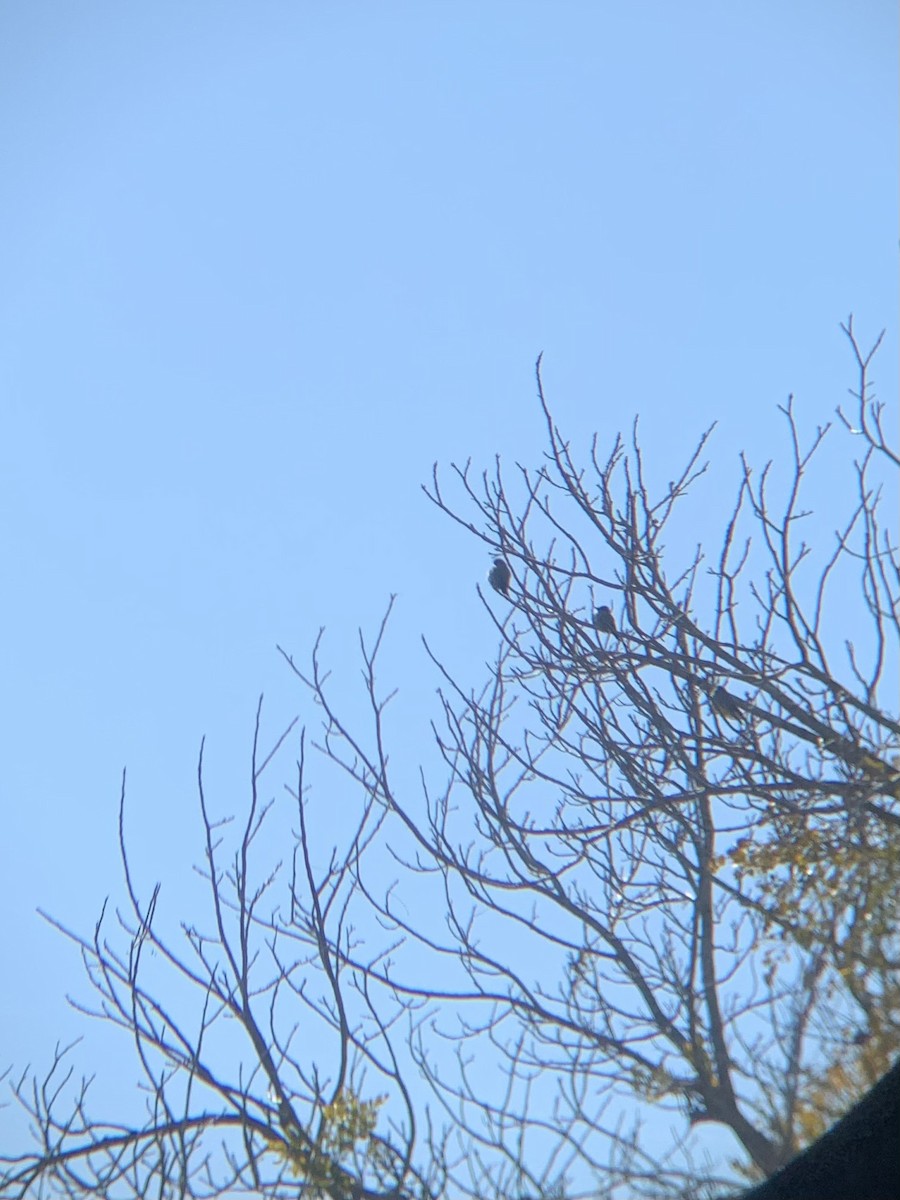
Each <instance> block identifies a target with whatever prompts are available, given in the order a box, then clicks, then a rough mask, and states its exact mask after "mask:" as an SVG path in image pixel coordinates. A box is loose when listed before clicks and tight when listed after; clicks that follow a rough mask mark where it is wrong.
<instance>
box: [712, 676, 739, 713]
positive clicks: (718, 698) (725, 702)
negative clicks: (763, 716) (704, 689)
mask: <svg viewBox="0 0 900 1200" xmlns="http://www.w3.org/2000/svg"><path fill="white" fill-rule="evenodd" d="M711 703H712V706H713V708H714V709H715V710H716V712H718V713H721V715H722V716H723V717H729V718H730V719H731V720H737V721H739V720H740V719H741V717H742V715H743V714H742V712H741V706H740V704H739V703H738V701H737V700H736V699H735V697H734V696H732V694H731V692H726V690H725V689H724V688H723V687H722V686H721V684H720V685H719V687H717V688H716V690H715V691H714V692H713V694H712V697H711Z"/></svg>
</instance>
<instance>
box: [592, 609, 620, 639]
mask: <svg viewBox="0 0 900 1200" xmlns="http://www.w3.org/2000/svg"><path fill="white" fill-rule="evenodd" d="M593 624H594V628H595V629H599V630H600V632H601V633H613V634H614V633H616V618H615V617H614V616H613V615H612V609H611V608H610V607H609V605H608V604H601V605H600V607H599V608H598V609H595V610H594V622H593Z"/></svg>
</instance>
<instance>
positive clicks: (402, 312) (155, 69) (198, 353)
mask: <svg viewBox="0 0 900 1200" xmlns="http://www.w3.org/2000/svg"><path fill="white" fill-rule="evenodd" d="M896 35H897V15H896V11H895V6H894V5H893V4H890V3H888V2H887V0H870V2H868V3H866V4H864V5H849V4H846V3H837V2H836V0H815V2H813V0H795V2H794V3H791V4H790V5H785V4H782V3H777V2H775V0H770V2H767V0H760V2H758V3H755V4H752V5H732V4H714V3H698V2H694V0H686V2H685V3H681V4H677V5H674V4H670V3H667V2H662V0H660V2H656V3H654V2H646V3H639V4H612V3H607V2H598V3H591V4H589V3H563V4H557V3H553V4H551V3H549V2H547V3H532V2H529V0H517V2H516V3H500V2H498V3H485V0H477V2H472V3H466V2H462V3H454V4H450V3H418V4H413V3H406V4H401V3H382V4H361V3H357V4H351V3H346V4H333V5H324V4H316V3H300V2H297V3H262V4H258V3H254V4H249V3H245V4H236V3H225V2H222V0H216V2H215V3H213V2H211V0H209V2H204V0H195V2H194V3H192V4H191V5H185V4H182V3H180V2H178V3H175V2H165V0H154V3H153V4H144V5H134V4H132V5H122V4H113V3H88V4H79V5H59V4H53V3H46V2H45V0H29V2H28V3H27V4H17V5H13V4H7V5H4V6H3V8H2V11H0V159H2V162H3V163H4V169H3V176H2V182H0V277H2V280H3V284H2V288H0V386H2V396H3V402H2V408H0V412H2V417H0V419H2V430H0V503H2V513H3V538H4V560H5V563H6V572H7V574H6V585H5V587H4V608H5V620H4V623H3V625H4V636H3V642H2V673H3V680H4V689H3V695H4V701H5V702H4V706H3V707H4V712H3V718H2V721H0V737H2V760H3V762H4V767H5V769H4V777H3V782H2V794H0V804H2V811H3V820H4V836H3V838H2V840H0V903H2V911H3V913H4V919H3V922H2V924H0V961H2V962H3V963H4V965H5V967H6V968H7V969H9V968H10V964H15V966H13V968H12V969H13V971H14V975H15V978H16V981H17V982H16V986H15V987H14V988H10V987H6V988H4V989H2V993H0V1028H2V1029H3V1030H4V1031H6V1034H7V1038H10V1037H11V1035H12V1031H15V1036H14V1038H12V1042H11V1044H9V1045H7V1044H4V1045H2V1046H0V1051H2V1053H0V1065H2V1063H3V1062H5V1061H7V1060H8V1059H9V1058H11V1057H14V1058H15V1059H16V1061H17V1062H19V1063H23V1062H24V1061H25V1060H27V1059H31V1060H32V1061H35V1060H39V1059H40V1057H41V1055H42V1054H45V1053H46V1052H48V1051H49V1048H50V1046H51V1045H52V1043H53V1042H54V1041H55V1040H56V1038H57V1036H59V1037H61V1038H63V1039H65V1038H66V1037H67V1036H69V1035H70V1033H71V1031H72V1030H73V1029H74V1028H75V1025H74V1023H73V1019H72V1017H71V1015H70V1013H69V1011H68V1009H67V1008H66V1004H65V999H64V993H65V992H66V991H67V990H69V991H77V990H78V989H79V988H80V987H81V982H80V975H79V972H80V967H79V964H78V961H77V959H76V957H75V955H74V954H73V953H71V952H70V951H69V950H68V949H67V948H66V947H65V946H64V945H63V944H62V943H61V942H60V940H59V938H58V936H57V935H55V934H53V933H52V932H50V931H49V930H47V928H46V927H45V926H44V925H43V923H42V922H41V921H40V919H39V917H38V916H37V915H36V913H35V909H36V907H37V906H38V905H40V906H42V907H44V908H46V909H49V910H50V911H52V912H54V913H57V914H59V915H61V916H64V917H66V918H67V919H68V920H70V921H71V923H72V924H73V925H76V926H78V927H79V928H81V929H84V930H88V929H90V928H91V926H92V923H93V920H94V919H95V917H96V915H97V913H98V911H99V906H100V904H101V903H102V900H103V898H104V896H106V895H107V894H108V893H110V892H112V893H114V894H116V893H117V892H118V888H119V871H118V865H117V858H116V840H115V813H116V807H117V802H118V789H119V779H120V775H121V771H122V768H123V766H126V765H127V768H128V772H129V797H130V805H131V807H130V820H132V821H133V825H132V828H133V829H134V831H135V837H136V838H138V839H140V844H141V848H142V852H143V853H142V857H141V860H140V869H141V872H142V883H143V884H145V885H149V884H152V882H154V881H155V879H156V878H159V877H160V876H163V875H165V874H166V872H168V878H169V879H170V882H169V885H168V886H169V888H170V890H171V891H172V892H174V894H175V895H176V896H177V895H178V888H179V887H180V886H181V884H180V883H179V880H180V879H181V878H182V875H181V874H180V873H181V872H184V871H186V870H187V867H188V865H189V864H190V862H192V861H194V860H195V859H196V858H197V854H198V845H197V843H196V841H194V840H192V839H195V838H196V835H197V833H198V832H199V826H198V824H197V820H196V814H195V793H194V779H195V767H196V756H197V750H198V746H199V741H200V738H201V736H202V735H203V734H206V736H207V739H208V749H207V754H208V762H209V767H210V771H211V777H212V780H213V782H214V784H215V785H216V786H217V799H218V802H219V803H220V805H221V808H222V810H223V811H228V810H229V809H231V810H234V809H236V808H237V807H238V805H239V804H240V803H241V801H242V799H243V797H244V792H243V784H244V781H245V780H246V777H247V771H248V767H247V756H248V753H249V746H250V739H251V734H252V718H253V713H254V710H255V705H256V699H257V696H258V694H259V693H260V692H261V691H265V693H266V695H267V705H268V707H267V712H268V713H269V715H270V720H271V726H270V728H271V730H272V732H273V733H274V731H275V730H276V728H277V727H278V726H279V724H280V723H282V722H284V721H287V720H288V719H290V718H291V717H292V716H293V715H294V714H295V713H297V712H300V713H301V715H302V717H303V718H304V719H306V720H310V721H312V720H314V719H315V714H313V713H310V712H309V711H308V710H307V709H306V708H304V705H305V700H304V699H303V697H302V696H300V695H299V694H298V693H297V691H296V689H295V688H294V686H293V684H292V682H291V679H290V678H289V676H288V674H287V672H286V670H285V668H284V666H283V664H282V663H281V662H280V661H279V659H278V657H277V655H276V653H275V644H276V643H281V644H282V645H284V646H285V647H287V648H288V649H290V650H292V651H293V652H295V653H296V654H297V655H298V657H303V656H304V654H305V652H306V651H307V649H308V647H309V646H310V645H311V643H312V640H313V638H314V637H315V634H316V632H317V630H318V628H319V627H320V626H321V625H325V626H327V629H328V635H327V642H326V647H327V649H326V657H327V658H328V661H329V662H330V663H331V664H333V666H334V667H335V670H336V676H337V678H338V679H339V680H346V683H347V685H348V686H355V684H356V680H357V678H358V672H357V666H356V655H357V635H356V630H357V627H358V626H360V625H363V626H364V627H366V628H369V629H371V628H373V627H374V624H375V622H376V621H377V619H378V618H379V617H380V615H381V613H382V612H383V610H384V608H385V606H386V604H387V601H388V598H389V596H390V595H391V594H392V593H396V594H397V595H398V602H397V609H396V615H395V619H394V622H393V626H392V630H391V634H390V638H389V641H388V645H387V647H386V658H385V662H386V671H387V679H386V682H391V683H395V684H398V685H399V686H400V687H401V695H400V699H399V701H398V710H397V712H398V722H399V723H401V724H402V721H409V723H410V725H409V728H410V729H412V730H413V731H414V736H413V737H410V739H409V740H410V742H412V743H413V744H415V742H416V740H417V739H418V738H421V739H422V741H421V744H422V745H423V746H424V745H425V744H426V739H427V717H428V715H429V705H430V704H431V703H432V696H433V692H434V688H435V686H436V682H437V681H436V679H435V677H434V675H433V673H431V672H430V669H429V667H428V665H427V663H426V661H425V658H424V655H423V653H422V651H421V647H420V642H419V638H420V635H421V634H423V633H425V634H426V635H428V636H429V640H430V641H431V643H432V644H433V645H434V646H435V647H436V648H437V649H438V650H439V652H440V653H441V654H442V655H443V656H444V658H445V660H446V661H447V662H448V663H450V664H452V665H453V667H454V668H455V669H456V671H457V673H458V675H459V676H460V677H461V678H463V679H468V680H471V681H473V682H474V681H476V680H477V679H478V678H480V675H481V672H482V663H483V661H484V660H485V659H486V658H488V657H489V656H490V655H491V653H492V648H493V643H494V635H493V631H492V629H491V627H490V624H489V622H488V621H487V619H486V617H485V614H484V612H483V610H482V608H481V606H480V603H479V601H478V598H477V595H476V593H475V584H476V583H477V582H479V581H481V580H483V577H484V573H485V570H486V567H487V565H488V557H487V555H486V553H485V551H484V548H483V547H482V546H481V545H480V544H479V543H476V542H475V541H474V540H472V539H468V538H466V537H465V536H464V535H463V534H462V533H461V532H460V531H459V530H458V529H457V528H456V527H455V526H453V525H451V524H450V523H449V522H448V521H447V520H446V519H444V518H442V517H441V516H440V514H439V513H437V512H436V510H434V508H433V507H432V506H431V505H429V503H428V502H427V500H426V499H425V498H424V496H423V495H422V493H421V491H420V484H421V483H422V482H425V481H427V480H428V478H429V477H430V472H431V466H432V463H433V462H434V461H435V460H438V461H440V462H441V463H444V464H449V463H450V462H451V461H465V460H466V459H467V458H469V457H471V458H472V459H473V462H474V463H475V464H476V465H478V466H479V467H480V466H481V465H484V466H490V464H491V462H492V460H493V456H494V455H495V454H497V453H499V454H501V455H502V456H503V458H504V460H505V461H506V462H508V463H509V464H512V463H513V462H515V461H521V462H525V463H529V464H536V463H537V462H538V460H539V456H540V453H541V449H542V429H541V423H540V420H539V414H538V410H537V405H536V403H535V387H534V362H535V359H536V357H537V355H538V353H539V352H541V351H543V353H544V380H545V385H546V388H547V392H548V395H549V398H550V401H551V403H552V405H553V407H554V410H555V412H556V415H557V418H558V420H559V422H560V424H561V425H562V426H563V428H564V429H565V430H566V431H568V432H569V433H570V434H571V436H572V438H573V441H574V442H575V443H576V444H579V443H580V444H581V445H583V446H584V448H585V450H586V449H587V446H588V441H589V437H590V435H591V434H592V433H593V432H594V431H599V432H600V433H601V435H602V437H603V438H605V439H606V441H607V442H608V444H609V445H611V443H612V440H613V438H614V435H615V433H616V432H617V431H618V430H619V429H620V428H621V429H627V428H628V427H629V426H630V424H631V421H632V419H633V417H634V415H635V414H636V413H640V415H641V420H642V428H643V436H644V440H645V444H646V446H647V449H648V453H649V455H650V458H651V461H652V462H653V463H654V464H655V467H656V469H658V472H659V478H660V479H669V478H671V476H672V474H673V470H672V464H673V462H675V461H677V462H678V463H680V462H681V461H682V459H683V458H684V457H685V455H686V454H687V452H688V451H689V449H690V448H691V446H692V444H693V440H694V436H695V434H696V433H698V432H699V431H700V430H701V429H702V428H704V427H705V426H706V425H708V424H709V423H710V422H711V421H712V420H718V421H719V422H720V428H719V432H718V434H717V438H716V442H715V455H716V463H717V467H722V469H723V471H724V472H725V473H724V474H723V478H726V477H730V472H732V470H735V471H736V460H737V455H738V452H739V451H740V450H746V451H747V453H748V456H749V457H750V458H751V459H753V460H755V461H757V462H760V461H762V460H764V459H766V458H767V457H768V456H769V455H771V454H775V453H777V452H778V446H779V445H783V442H780V441H779V438H780V433H781V424H780V418H779V417H778V415H777V413H776V405H777V404H778V403H781V402H783V400H784V398H785V396H786V395H787V393H788V392H790V391H793V392H794V393H795V395H796V397H797V405H798V411H799V414H800V416H801V419H803V420H805V421H807V422H808V425H809V426H810V427H812V426H813V425H815V424H816V423H818V422H822V421H825V420H827V419H828V418H829V417H830V415H831V413H832V412H833V410H834V407H835V405H836V404H837V403H839V402H840V401H841V400H842V399H843V397H844V396H845V393H846V388H847V386H849V385H851V384H852V383H853V382H854V376H853V371H852V367H851V361H850V358H849V356H848V353H847V350H846V346H845V344H844V341H843V339H842V336H841V334H840V332H839V329H838V322H839V321H840V320H842V319H844V318H846V316H847V314H848V313H849V312H851V311H852V312H854V313H855V314H856V321H857V327H858V329H859V332H860V336H861V339H862V340H863V342H866V341H868V340H871V339H873V338H874V336H876V335H877V333H878V331H879V330H880V329H881V328H882V327H885V326H886V327H887V329H888V333H887V338H886V344H885V346H884V348H883V350H882V352H881V355H880V357H879V359H878V363H877V370H876V372H875V377H876V380H877V384H878V390H879V393H880V395H881V396H882V397H883V398H884V399H886V400H888V401H889V402H891V404H893V399H894V397H895V395H896V390H897V377H896V361H897V291H896V272H897V221H896V210H897V199H898V196H897V159H896V153H895V130H896V125H897V104H896V74H897V71H896V59H895V45H896ZM726 468H727V470H726ZM735 478H736V476H735ZM821 486H822V488H823V490H822V496H823V498H824V497H825V496H826V495H827V479H826V480H824V481H823V484H822V485H821ZM713 508H714V506H713ZM711 515H712V516H713V517H715V515H716V514H715V512H712V513H711ZM712 528H713V529H714V528H715V525H713V526H712ZM700 534H702V530H700V531H698V536H699V535H700ZM428 753H429V752H428V751H427V749H426V750H423V751H422V755H423V757H424V756H426V755H427V754H428ZM323 819H324V818H323ZM82 990H83V989H82ZM3 1120H4V1114H3V1112H2V1111H0V1129H2V1123H3Z"/></svg>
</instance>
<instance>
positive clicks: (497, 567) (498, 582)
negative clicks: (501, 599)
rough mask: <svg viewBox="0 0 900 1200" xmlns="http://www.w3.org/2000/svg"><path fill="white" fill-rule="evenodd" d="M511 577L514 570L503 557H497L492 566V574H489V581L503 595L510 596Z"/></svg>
mask: <svg viewBox="0 0 900 1200" xmlns="http://www.w3.org/2000/svg"><path fill="white" fill-rule="evenodd" d="M510 579H512V572H511V571H510V569H509V567H508V566H507V565H506V563H505V562H504V561H503V559H502V558H495V559H494V565H493V566H492V567H491V570H490V574H489V575H488V583H489V584H490V585H491V587H492V588H493V589H494V591H495V592H499V593H500V595H501V596H508V595H509V581H510Z"/></svg>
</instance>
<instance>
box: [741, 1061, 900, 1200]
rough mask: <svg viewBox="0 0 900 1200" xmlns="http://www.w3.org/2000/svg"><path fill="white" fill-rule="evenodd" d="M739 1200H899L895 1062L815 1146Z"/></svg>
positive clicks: (898, 1075)
mask: <svg viewBox="0 0 900 1200" xmlns="http://www.w3.org/2000/svg"><path fill="white" fill-rule="evenodd" d="M739 1200H900V1059H898V1061H897V1062H896V1063H895V1064H894V1066H893V1067H891V1069H890V1071H888V1073H887V1074H886V1075H885V1076H883V1077H882V1078H881V1079H880V1080H879V1081H878V1083H876V1084H875V1086H874V1087H873V1088H872V1090H871V1091H870V1092H867V1093H866V1095H865V1096H863V1098H862V1100H860V1101H859V1103H858V1104H857V1105H856V1106H855V1107H854V1108H851V1109H850V1111H849V1112H848V1113H847V1115H846V1116H845V1117H842V1118H841V1119H840V1121H838V1123H837V1124H836V1125H834V1126H832V1128H831V1129H829V1130H828V1132H827V1133H825V1134H823V1135H822V1137H820V1138H819V1140H818V1141H817V1142H813V1144H812V1145H811V1146H808V1147H807V1148H806V1149H805V1150H804V1151H802V1153H800V1154H798V1155H797V1157H796V1158H794V1159H792V1160H791V1162H789V1163H788V1164H787V1166H786V1167H782V1168H781V1170H780V1171H778V1172H777V1173H776V1174H775V1175H773V1176H772V1177H771V1179H767V1180H766V1181H765V1183H761V1184H759V1185H758V1186H757V1187H755V1188H752V1189H751V1190H750V1191H749V1192H743V1193H741V1196H740V1198H739Z"/></svg>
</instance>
